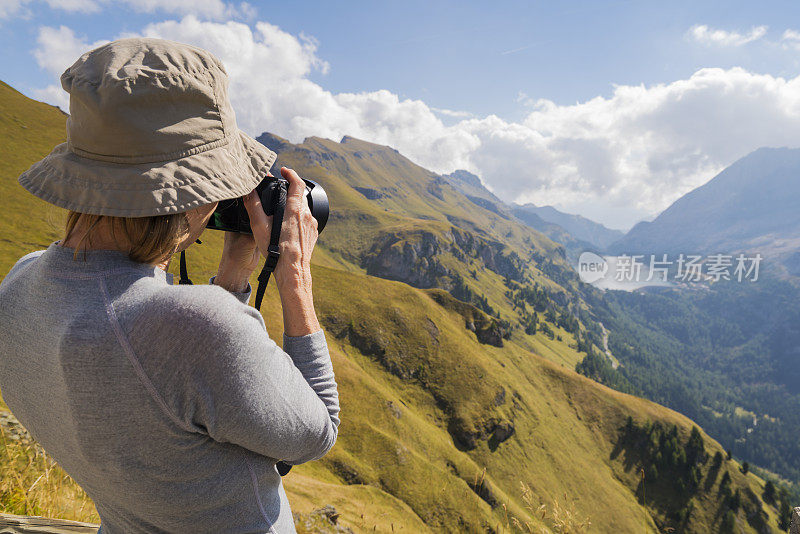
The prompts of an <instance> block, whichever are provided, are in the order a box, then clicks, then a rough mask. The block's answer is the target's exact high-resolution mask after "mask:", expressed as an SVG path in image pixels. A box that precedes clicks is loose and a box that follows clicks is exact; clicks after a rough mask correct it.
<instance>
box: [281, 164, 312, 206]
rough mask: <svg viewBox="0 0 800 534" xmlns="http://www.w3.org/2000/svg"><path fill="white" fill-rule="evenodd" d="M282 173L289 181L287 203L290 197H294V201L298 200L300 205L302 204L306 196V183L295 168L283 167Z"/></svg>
mask: <svg viewBox="0 0 800 534" xmlns="http://www.w3.org/2000/svg"><path fill="white" fill-rule="evenodd" d="M281 175H282V176H283V177H284V178H286V180H288V181H289V191H288V192H287V194H286V203H287V204H288V203H289V199H294V202H297V203H298V205H299V206H302V205H303V203H302V202H301V201H302V200H303V197H304V196H305V192H306V183H305V182H304V181H303V179H302V178H300V177H299V176H298V175H297V173H296V172H294V169H290V168H288V167H281Z"/></svg>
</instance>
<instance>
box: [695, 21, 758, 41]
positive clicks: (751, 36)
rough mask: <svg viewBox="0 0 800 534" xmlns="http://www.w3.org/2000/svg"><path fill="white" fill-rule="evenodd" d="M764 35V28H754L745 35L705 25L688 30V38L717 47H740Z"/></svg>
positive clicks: (698, 25)
mask: <svg viewBox="0 0 800 534" xmlns="http://www.w3.org/2000/svg"><path fill="white" fill-rule="evenodd" d="M766 34H767V27H766V26H754V27H753V28H751V29H750V31H749V32H748V33H746V34H741V33H739V32H735V31H733V32H729V31H725V30H717V29H714V28H709V27H708V26H706V25H705V24H697V25H695V26H692V27H691V28H689V36H690V37H691V38H692V39H694V40H695V41H697V42H699V43H703V44H711V45H718V46H742V45H744V44H747V43H751V42H753V41H757V40H759V39H761V38H762V37H764V36H765V35H766Z"/></svg>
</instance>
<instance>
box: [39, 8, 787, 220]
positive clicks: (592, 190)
mask: <svg viewBox="0 0 800 534" xmlns="http://www.w3.org/2000/svg"><path fill="white" fill-rule="evenodd" d="M709 31H710V30H706V32H709ZM753 31H755V30H753ZM756 33H758V32H756ZM140 35H144V36H151V37H161V38H167V39H172V40H177V41H183V42H187V43H191V44H194V45H198V46H201V47H203V48H206V49H208V50H210V51H211V52H212V53H214V54H215V55H217V56H218V57H219V58H220V59H221V60H222V61H223V63H224V64H225V66H226V69H227V71H228V74H229V76H230V94H231V100H232V102H233V105H234V108H235V110H236V114H237V120H238V123H239V126H240V127H241V128H242V129H243V130H245V131H246V132H247V133H249V134H251V135H254V136H255V135H258V134H260V133H261V132H263V131H270V132H273V133H276V134H278V135H281V136H283V137H286V138H288V139H289V140H290V141H292V142H300V141H302V140H303V139H304V138H305V137H307V136H312V135H315V136H321V137H327V138H330V139H334V140H339V139H340V138H341V137H342V136H343V135H350V136H354V137H358V138H361V139H366V140H368V141H372V142H376V143H380V144H387V145H391V146H392V147H394V148H397V149H398V150H399V151H400V152H401V153H403V154H404V155H406V156H408V157H410V158H411V159H412V160H414V161H415V162H417V163H418V164H420V165H422V166H424V167H427V168H429V169H431V170H434V171H437V172H442V173H446V172H451V171H453V170H455V169H459V168H463V169H467V170H470V171H472V172H474V173H475V174H478V175H479V176H480V177H481V178H482V179H483V181H484V183H485V184H486V185H487V186H488V187H489V188H490V189H492V190H493V191H494V192H495V194H497V195H498V196H499V197H500V198H502V199H504V200H506V201H515V202H533V203H536V204H538V205H542V204H554V205H556V206H558V207H560V208H561V209H565V210H567V211H571V212H575V213H582V214H584V215H586V216H588V217H591V218H594V219H596V220H599V221H601V222H604V223H606V224H608V225H609V226H613V227H618V228H625V227H628V226H631V225H632V224H634V223H635V222H636V221H637V220H639V219H640V218H643V217H646V216H650V215H652V214H654V213H655V212H657V211H660V210H662V209H664V208H666V207H667V206H668V205H669V204H670V203H671V202H672V201H674V200H675V199H677V198H678V197H679V196H681V195H682V194H684V193H686V192H687V191H689V190H690V189H692V188H694V187H696V186H698V185H700V184H702V183H704V182H705V181H707V180H708V179H710V178H711V177H712V176H713V175H714V174H716V173H717V172H719V171H720V170H722V168H724V167H725V166H727V165H729V164H730V163H732V162H733V161H735V160H736V159H738V158H739V157H742V156H744V155H745V154H747V153H748V152H750V151H752V150H755V149H756V148H758V147H761V146H796V145H797V143H798V141H797V140H798V139H800V121H798V116H799V115H800V77H797V78H792V79H784V78H780V77H773V76H771V75H765V74H755V73H751V72H748V71H746V70H744V69H741V68H732V69H717V68H708V69H701V70H698V71H697V72H695V73H694V74H693V75H692V76H690V77H689V78H687V79H684V80H677V81H674V82H671V83H668V84H660V85H653V86H643V85H642V86H616V87H615V88H614V90H613V93H612V94H611V95H609V96H607V97H601V96H598V97H596V98H593V99H591V100H588V101H586V102H581V103H577V104H575V105H568V106H562V105H557V104H555V103H554V102H552V101H549V100H544V99H539V100H536V99H531V98H530V97H527V96H525V97H524V102H525V103H526V105H528V106H530V112H529V114H528V115H527V116H526V117H525V118H524V120H522V121H520V122H511V121H507V120H504V119H502V118H500V117H497V116H494V115H489V116H487V117H482V118H480V117H474V116H472V115H471V114H468V113H464V112H460V111H458V110H440V109H436V108H432V107H430V106H428V105H427V104H426V103H425V102H423V101H421V100H411V99H400V98H399V97H398V96H397V95H396V94H394V93H392V92H390V91H387V90H380V91H372V92H360V93H338V94H334V93H331V92H330V91H327V90H325V89H324V88H323V87H322V86H320V85H319V84H317V83H315V82H312V81H311V80H310V79H309V76H310V75H311V74H312V73H314V72H322V73H324V72H326V71H327V69H329V68H330V67H329V65H328V64H327V63H326V62H325V61H324V60H323V59H322V58H320V57H318V55H317V43H316V41H315V40H314V39H313V38H311V37H308V36H305V35H303V34H300V35H293V34H290V33H287V32H285V31H283V30H281V29H280V28H278V27H277V26H274V25H272V24H269V23H268V22H257V23H255V24H253V25H248V24H244V23H240V22H233V21H228V22H211V21H201V20H199V19H198V18H196V17H194V16H187V17H184V18H183V19H181V20H170V21H164V22H160V23H155V24H150V25H148V26H146V27H145V28H143V29H142V31H141V32H140ZM753 35H756V34H754V33H753V32H751V33H750V34H748V35H747V36H739V37H738V38H740V39H750V37H752V36H753ZM117 37H120V36H117ZM720 39H721V40H724V39H723V38H720ZM731 42H733V41H731ZM98 43H99V42H98ZM98 43H89V42H87V41H86V40H85V39H81V38H80V37H76V35H75V33H74V32H73V31H72V30H70V29H69V28H66V27H63V26H62V27H60V28H41V29H40V34H39V40H38V48H37V50H36V51H35V53H34V55H35V57H36V59H37V61H38V62H39V65H40V66H41V67H42V68H44V69H47V70H48V72H51V73H53V74H54V75H55V76H57V75H60V73H61V72H62V71H63V69H65V68H66V67H68V66H69V65H70V64H71V63H72V62H73V61H74V60H75V59H77V57H78V56H79V55H80V54H81V53H82V52H84V51H86V50H89V49H91V48H92V47H94V46H96V45H98ZM59 93H61V95H59ZM37 96H39V97H40V98H43V99H45V100H47V101H50V102H53V103H58V104H59V105H62V106H63V107H64V108H65V109H66V106H65V105H64V104H65V103H66V95H65V94H64V93H63V91H61V89H60V86H58V85H53V86H50V87H48V88H46V89H44V90H42V91H40V93H39V94H38V95H37ZM440 115H443V116H445V118H446V119H448V121H447V124H446V123H445V122H444V121H443V120H442V118H440ZM454 120H455V121H457V122H454Z"/></svg>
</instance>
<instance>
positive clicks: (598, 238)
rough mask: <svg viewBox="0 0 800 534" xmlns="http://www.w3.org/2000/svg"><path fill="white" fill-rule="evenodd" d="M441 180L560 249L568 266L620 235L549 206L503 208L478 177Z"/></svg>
mask: <svg viewBox="0 0 800 534" xmlns="http://www.w3.org/2000/svg"><path fill="white" fill-rule="evenodd" d="M443 177H444V179H445V180H447V181H448V182H450V184H452V185H453V186H454V187H455V188H457V189H458V190H460V191H461V192H462V193H464V194H465V195H466V196H467V198H469V199H470V201H472V202H473V203H475V204H477V205H478V206H480V207H482V208H484V209H488V210H489V211H492V212H494V213H497V214H498V215H500V216H502V217H505V218H512V217H516V218H517V219H519V220H520V221H522V222H523V223H525V224H526V225H527V226H530V227H531V228H533V229H535V230H538V231H539V232H541V233H543V234H544V235H546V236H547V237H549V238H550V239H552V240H553V241H555V242H556V243H560V244H561V245H563V246H564V248H565V249H566V253H567V257H568V258H569V260H570V263H572V264H574V263H576V261H577V257H578V255H579V254H580V253H581V252H583V251H585V250H594V251H601V250H603V249H605V247H606V246H608V245H609V244H610V243H611V242H612V241H615V240H617V239H619V238H620V237H622V235H623V234H622V232H620V231H618V230H610V229H608V228H606V227H605V226H603V225H602V224H599V223H596V222H594V221H591V220H589V219H587V218H585V217H581V216H580V215H571V214H568V213H562V212H560V211H558V210H557V209H555V208H553V207H552V206H545V207H541V208H540V207H537V206H535V205H534V204H525V205H519V204H506V203H505V202H503V201H502V200H501V199H499V198H498V197H497V196H496V195H495V194H494V193H492V192H491V191H489V190H488V189H486V187H485V186H484V185H483V183H482V182H481V180H480V178H479V177H478V176H476V175H474V174H472V173H470V172H468V171H465V170H457V171H455V172H452V173H450V174H445V175H443Z"/></svg>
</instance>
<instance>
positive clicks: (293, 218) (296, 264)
mask: <svg viewBox="0 0 800 534" xmlns="http://www.w3.org/2000/svg"><path fill="white" fill-rule="evenodd" d="M281 175H282V176H283V177H284V178H285V179H286V180H287V181H288V182H289V189H288V192H287V195H286V208H285V210H284V212H283V224H282V225H281V237H280V241H279V242H278V243H279V244H278V249H279V251H280V253H281V255H280V259H279V260H278V264H277V266H276V267H275V273H274V275H275V282H276V284H277V286H278V292H279V293H280V296H281V303H282V305H283V316H284V330H285V331H286V335H288V336H302V335H305V334H310V333H312V332H315V331H317V330H319V323H318V322H317V319H316V313H315V312H314V302H313V297H312V293H311V254H312V253H313V251H314V245H316V243H317V237H318V236H319V232H318V230H317V220H316V219H315V218H314V216H313V215H311V210H310V209H309V207H308V202H307V201H306V194H305V193H306V185H305V182H304V181H303V180H302V179H301V178H300V177H299V176H298V175H297V173H296V172H294V170H292V169H289V168H286V167H281ZM244 205H245V208H246V209H247V213H248V215H249V216H250V227H251V229H252V231H253V237H254V238H255V240H256V244H257V245H258V248H259V250H260V251H261V254H263V255H264V256H265V257H266V256H267V255H268V248H269V240H270V232H271V226H272V220H273V217H267V215H266V214H265V213H264V208H263V207H262V206H261V199H260V198H259V197H258V195H257V194H256V193H255V192H254V191H253V192H251V193H250V194H248V195H246V196H245V198H244ZM309 329H310V330H309ZM307 330H308V331H307Z"/></svg>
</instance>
